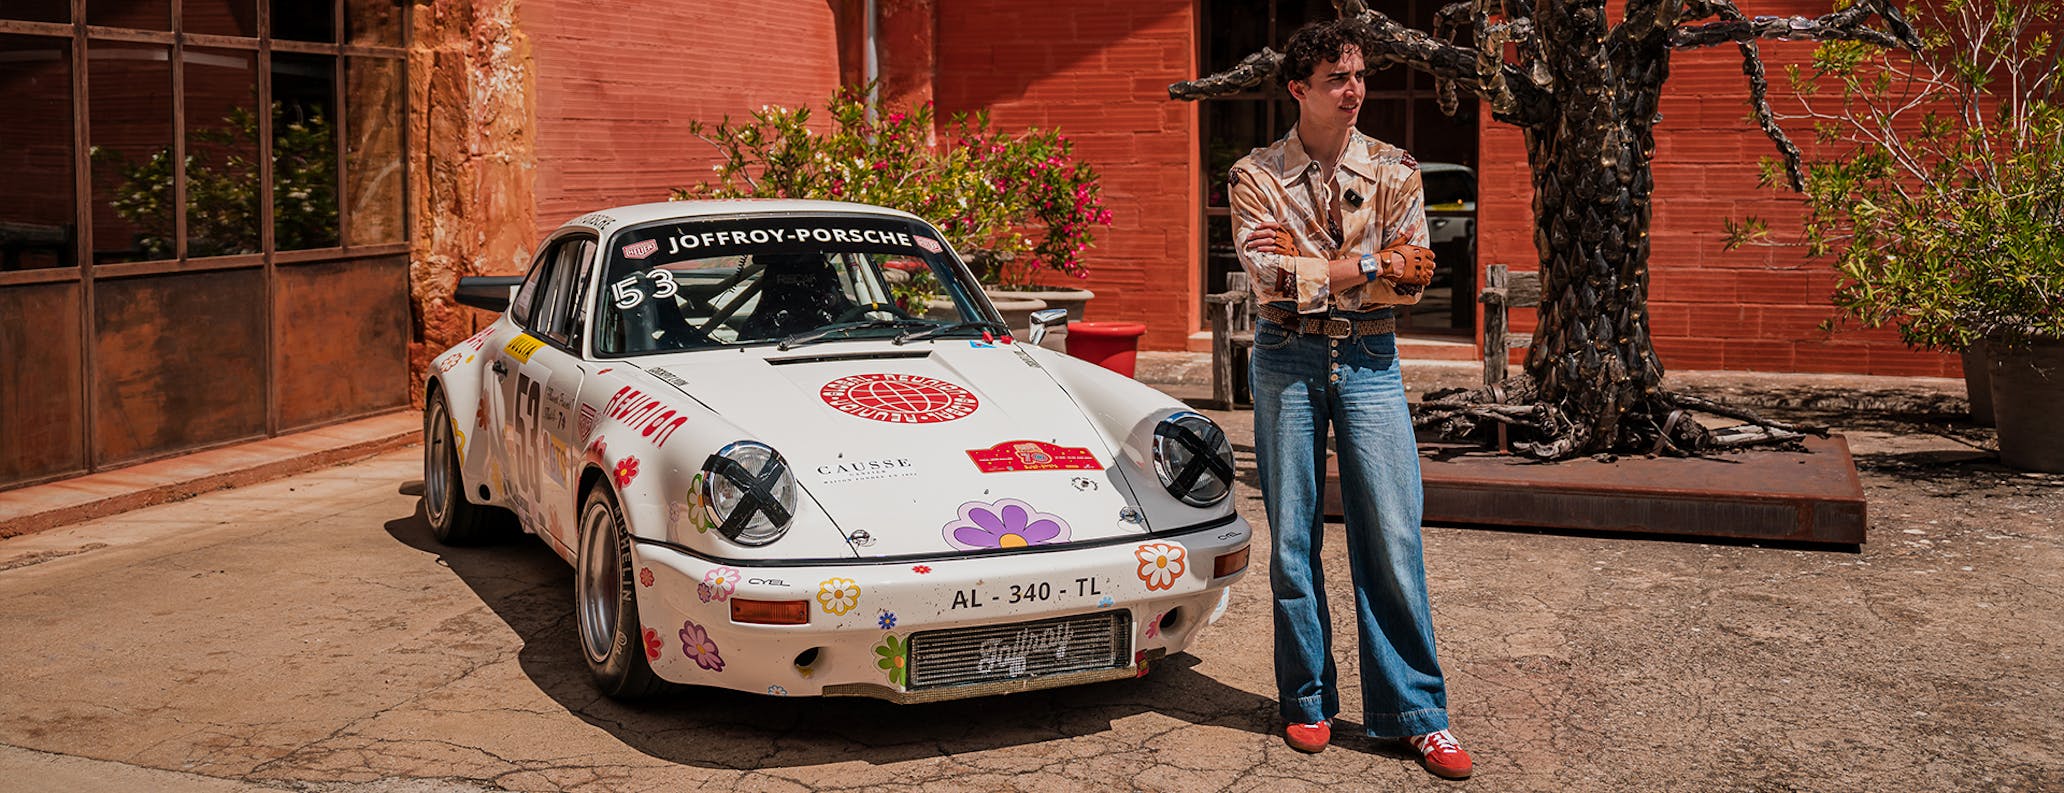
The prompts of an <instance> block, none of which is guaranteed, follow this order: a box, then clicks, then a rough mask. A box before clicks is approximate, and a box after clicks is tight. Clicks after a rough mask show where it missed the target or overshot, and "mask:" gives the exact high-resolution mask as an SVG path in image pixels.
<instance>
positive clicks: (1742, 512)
mask: <svg viewBox="0 0 2064 793" xmlns="http://www.w3.org/2000/svg"><path fill="white" fill-rule="evenodd" d="M1421 448H1422V454H1421V460H1420V472H1421V476H1422V479H1423V481H1424V483H1425V488H1426V516H1425V521H1426V523H1428V524H1450V525H1456V524H1459V525H1488V526H1515V527H1526V528H1540V529H1578V530H1586V531H1617V532H1633V533H1640V534H1674V535H1685V536H1697V537H1734V538H1742V539H1759V540H1785V541H1794V542H1815V543H1842V544H1853V543H1861V542H1863V541H1864V532H1865V528H1866V527H1867V524H1868V520H1867V517H1868V516H1867V512H1866V509H1865V505H1864V499H1863V485H1862V484H1861V483H1860V482H1859V481H1858V480H1857V478H1856V463H1855V461H1854V460H1853V459H1851V457H1850V455H1849V444H1848V442H1847V441H1846V440H1844V439H1843V438H1842V437H1841V436H1839V435H1837V436H1834V437H1831V438H1808V439H1807V441H1806V448H1807V451H1805V452H1778V451H1753V452H1744V453H1741V454H1733V455H1722V456H1714V457H1703V458H1691V459H1685V458H1671V457H1658V458H1647V457H1630V458H1622V459H1619V460H1615V461H1613V462H1599V461H1597V460H1589V459H1583V460H1568V461H1564V462H1560V463H1555V464H1552V465H1548V464H1541V463H1536V462H1532V461H1529V460H1527V459H1525V458H1520V457H1513V456H1510V455H1498V454H1490V453H1485V452H1471V451H1468V450H1467V448H1466V447H1445V446H1442V447H1436V446H1435V445H1429V444H1424V443H1422V444H1421ZM1429 451H1430V452H1431V453H1430V454H1429V453H1428V452H1429ZM1339 477H1340V472H1339V467H1338V465H1337V463H1334V462H1331V461H1329V463H1328V466H1327V471H1326V484H1325V499H1326V514H1327V515H1329V516H1335V515H1339V514H1340V482H1339Z"/></svg>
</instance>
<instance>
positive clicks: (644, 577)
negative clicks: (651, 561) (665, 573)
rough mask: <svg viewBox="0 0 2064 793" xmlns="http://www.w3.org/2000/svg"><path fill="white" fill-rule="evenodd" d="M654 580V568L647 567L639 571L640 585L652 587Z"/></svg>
mask: <svg viewBox="0 0 2064 793" xmlns="http://www.w3.org/2000/svg"><path fill="white" fill-rule="evenodd" d="M653 580H654V579H653V576H652V568H650V567H647V568H645V569H642V570H639V571H638V583H640V584H644V585H646V586H652V582H653Z"/></svg>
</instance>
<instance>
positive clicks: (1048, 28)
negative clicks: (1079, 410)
mask: <svg viewBox="0 0 2064 793" xmlns="http://www.w3.org/2000/svg"><path fill="white" fill-rule="evenodd" d="M1192 5H1193V4H1192V3H1191V2H1190V0H1140V1H1139V2H1133V3H1119V4H1110V3H1104V2H1087V1H1086V0H1054V2H1049V3H1044V4H1028V3H1022V2H1010V1H1006V0H952V2H942V3H939V4H938V6H937V8H938V12H937V13H938V18H937V31H938V33H937V36H938V38H937V42H938V43H937V47H938V49H937V55H936V61H935V64H936V69H937V72H936V74H937V77H936V78H935V79H936V82H935V83H934V91H935V93H934V96H935V97H936V101H937V103H938V109H939V112H940V115H941V116H942V117H943V116H946V115H950V114H951V113H954V112H961V111H974V110H979V109H984V108H986V109H988V110H989V111H990V117H991V119H992V120H993V121H994V122H995V123H996V124H997V126H998V127H1000V128H1002V129H1006V130H1008V129H1022V128H1025V127H1028V126H1037V127H1042V128H1059V129H1060V130H1061V132H1062V133H1063V134H1065V135H1067V136H1068V137H1069V138H1070V139H1071V140H1073V141H1075V145H1076V154H1077V156H1079V157H1081V158H1082V159H1083V160H1084V161H1086V162H1088V163H1090V164H1091V165H1093V166H1095V167H1096V168H1097V170H1098V171H1099V172H1100V173H1102V175H1103V187H1104V202H1105V205H1106V206H1107V207H1109V208H1110V210H1111V212H1112V213H1113V214H1114V215H1115V216H1116V217H1115V219H1114V221H1113V223H1112V225H1111V226H1110V227H1109V228H1103V229H1099V230H1098V234H1097V236H1098V240H1097V244H1096V246H1095V247H1094V248H1092V249H1091V250H1090V253H1089V256H1088V258H1087V263H1088V267H1089V272H1090V278H1089V280H1088V281H1086V282H1074V283H1079V284H1080V285H1082V286H1085V287H1087V288H1089V289H1091V290H1094V291H1095V292H1096V293H1097V298H1096V299H1095V300H1092V301H1090V303H1089V306H1088V310H1087V311H1088V316H1089V318H1090V319H1095V320H1127V321H1136V322H1145V323H1147V328H1148V331H1147V336H1146V338H1144V339H1142V340H1141V341H1142V346H1143V347H1146V348H1151V349H1182V348H1183V346H1184V341H1185V339H1186V337H1187V336H1188V334H1189V331H1190V329H1191V328H1193V327H1196V325H1197V317H1196V312H1197V286H1196V284H1197V280H1198V275H1197V273H1196V267H1197V259H1198V256H1199V251H1200V246H1201V242H1200V237H1199V236H1198V235H1199V233H1200V231H1199V228H1198V213H1199V211H1200V210H1199V207H1198V205H1197V200H1198V194H1197V185H1196V180H1197V178H1198V172H1197V169H1198V167H1199V166H1198V164H1197V149H1198V142H1197V112H1196V107H1195V106H1194V105H1193V104H1192V103H1187V102H1173V101H1169V99H1168V84H1169V83H1173V82H1177V81H1180V80H1186V79H1191V78H1193V77H1195V71H1194V70H1195V68H1196V67H1195V63H1196V57H1197V44H1196V34H1195V30H1196V22H1195V17H1194V14H1193V12H1192ZM1066 280H1067V281H1070V282H1073V279H1066ZM1055 283H1057V284H1058V283H1060V281H1058V280H1056V281H1055Z"/></svg>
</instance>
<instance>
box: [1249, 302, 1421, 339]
mask: <svg viewBox="0 0 2064 793" xmlns="http://www.w3.org/2000/svg"><path fill="white" fill-rule="evenodd" d="M1254 313H1255V315H1256V316H1259V317H1261V318H1262V319H1265V320H1268V321H1270V322H1274V323H1276V324H1277V325H1281V326H1283V329H1284V330H1287V331H1290V332H1292V333H1310V334H1317V335H1321V336H1325V337H1326V338H1329V339H1346V338H1352V337H1355V336H1380V335H1382V334H1385V333H1396V332H1397V318H1396V317H1383V318H1381V319H1341V318H1338V317H1308V316H1305V315H1303V314H1299V313H1297V312H1295V311H1291V310H1289V309H1282V308H1277V307H1275V306H1268V305H1263V306H1256V307H1255V312H1254Z"/></svg>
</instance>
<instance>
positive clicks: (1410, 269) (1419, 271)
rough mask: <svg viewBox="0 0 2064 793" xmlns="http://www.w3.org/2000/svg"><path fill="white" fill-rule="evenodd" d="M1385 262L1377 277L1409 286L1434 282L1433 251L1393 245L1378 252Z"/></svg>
mask: <svg viewBox="0 0 2064 793" xmlns="http://www.w3.org/2000/svg"><path fill="white" fill-rule="evenodd" d="M1376 257H1377V258H1379V259H1382V260H1383V269H1382V270H1381V271H1379V272H1378V273H1377V277H1379V278H1385V279H1389V280H1391V281H1395V282H1397V283H1400V284H1405V285H1407V286H1425V285H1427V284H1428V283H1430V282H1432V281H1433V251H1431V250H1428V249H1426V248H1421V247H1419V246H1417V245H1393V246H1391V247H1388V248H1384V249H1383V250H1380V251H1377V252H1376Z"/></svg>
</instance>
